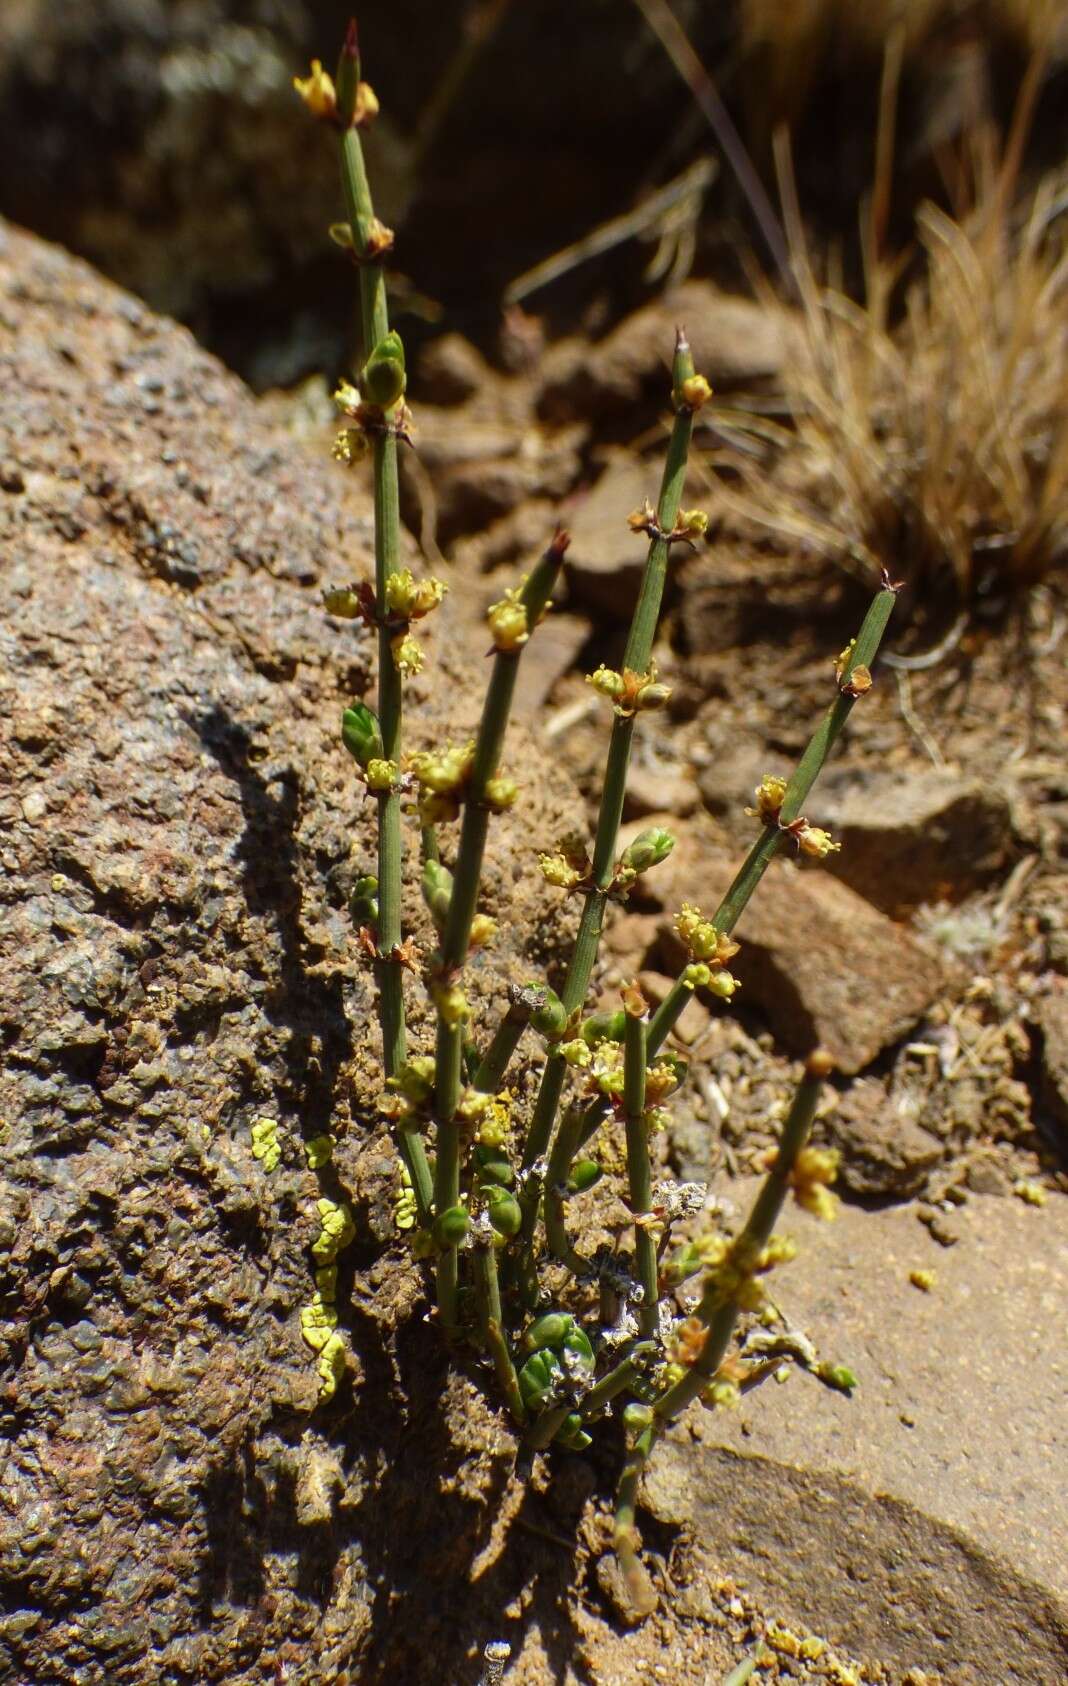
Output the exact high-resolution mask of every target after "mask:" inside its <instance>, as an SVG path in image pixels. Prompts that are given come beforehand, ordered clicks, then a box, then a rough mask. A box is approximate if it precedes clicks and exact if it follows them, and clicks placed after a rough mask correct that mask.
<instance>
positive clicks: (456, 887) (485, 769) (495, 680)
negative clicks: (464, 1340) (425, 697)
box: [434, 531, 569, 1328]
mask: <svg viewBox="0 0 1068 1686" xmlns="http://www.w3.org/2000/svg"><path fill="white" fill-rule="evenodd" d="M568 542H569V541H568V535H567V533H565V532H562V531H561V532H557V533H556V534H555V535H554V537H553V541H552V543H551V544H550V546H549V548H548V550H547V551H546V552H545V554H544V556H543V557H542V558H541V560H540V561H539V562H538V563H537V565H536V566H535V567H534V568H533V569H532V570H531V573H530V575H529V577H528V578H527V579H526V580H525V581H524V583H523V587H522V589H521V591H520V594H519V601H520V602H521V603H522V605H523V607H524V609H525V610H526V613H527V625H528V627H530V628H533V627H534V626H536V625H537V623H538V621H539V620H540V619H541V616H542V615H543V614H544V612H545V609H546V606H547V605H548V602H549V599H550V597H551V596H552V592H553V587H554V586H555V584H556V581H557V579H558V577H559V574H560V568H561V565H562V563H563V560H564V554H565V552H566V550H567V546H568ZM522 649H523V646H522V645H519V646H517V648H515V649H514V650H498V651H497V654H496V657H495V659H494V663H493V669H492V672H491V673H490V679H489V685H488V687H487V689H486V699H485V702H484V703H483V706H482V719H481V721H480V722H479V728H478V736H477V737H476V739H475V758H474V762H473V764H472V768H471V776H470V780H469V783H468V790H467V800H466V802H465V803H464V817H463V824H462V826H461V828H460V843H459V847H458V849H457V852H456V865H455V867H454V868H453V875H452V893H451V895H450V898H449V912H448V918H447V919H446V921H445V930H444V932H443V934H442V939H441V970H442V972H443V973H444V974H445V975H446V976H448V975H450V974H454V973H456V972H459V970H460V969H461V968H462V966H463V964H464V962H465V960H466V959H467V949H468V945H469V943H470V940H471V923H472V921H473V919H474V916H475V909H476V907H477V905H478V889H479V884H480V882H481V879H482V860H483V856H484V854H485V848H486V833H487V831H488V829H489V818H490V809H489V807H488V806H487V802H486V791H487V786H488V785H489V783H490V780H491V779H492V778H494V776H495V775H496V772H497V769H498V766H499V764H500V759H501V749H502V747H503V744H504V734H505V731H506V729H507V726H508V717H509V715H510V713H511V709H512V698H513V696H514V694H515V681H516V674H517V671H518V667H519V658H520V655H521V653H522ZM462 1043H463V1026H462V1024H455V1025H451V1024H447V1023H446V1021H445V1019H444V1017H443V1016H442V1015H441V1014H440V1013H439V1014H438V1030H437V1046H436V1055H435V1062H436V1063H435V1087H434V1110H435V1114H436V1117H437V1122H438V1146H437V1161H436V1165H435V1173H434V1203H435V1206H436V1208H437V1210H438V1212H439V1213H440V1212H443V1211H444V1210H445V1209H446V1206H447V1205H455V1203H456V1201H457V1200H458V1199H459V1196H460V1138H459V1131H458V1130H457V1128H456V1125H455V1123H454V1122H453V1121H454V1119H455V1115H456V1108H457V1105H458V1104H459V1100H460V1074H461V1067H460V1050H461V1046H462ZM457 1277H458V1270H457V1258H456V1250H455V1248H449V1249H448V1250H447V1251H446V1252H445V1253H444V1254H443V1255H442V1257H441V1259H440V1260H439V1264H438V1308H439V1310H440V1312H441V1316H442V1321H443V1323H444V1324H445V1326H446V1328H452V1327H453V1326H454V1324H455V1311H456V1305H455V1301H456V1285H457Z"/></svg>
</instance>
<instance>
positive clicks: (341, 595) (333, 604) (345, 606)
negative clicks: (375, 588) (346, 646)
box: [323, 585, 363, 621]
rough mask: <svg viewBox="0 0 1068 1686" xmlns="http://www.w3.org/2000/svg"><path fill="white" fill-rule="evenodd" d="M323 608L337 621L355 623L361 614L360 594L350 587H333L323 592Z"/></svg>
mask: <svg viewBox="0 0 1068 1686" xmlns="http://www.w3.org/2000/svg"><path fill="white" fill-rule="evenodd" d="M323 608H324V609H325V610H326V612H327V614H328V615H337V617H338V619H339V620H343V621H355V620H358V619H359V618H360V616H361V615H362V614H363V605H362V604H361V602H360V594H359V592H358V591H357V590H356V589H355V587H353V586H351V585H343V586H335V587H331V588H330V589H329V590H327V591H324V592H323Z"/></svg>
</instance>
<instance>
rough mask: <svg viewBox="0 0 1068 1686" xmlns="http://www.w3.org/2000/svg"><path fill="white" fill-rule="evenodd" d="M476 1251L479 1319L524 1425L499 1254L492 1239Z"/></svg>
mask: <svg viewBox="0 0 1068 1686" xmlns="http://www.w3.org/2000/svg"><path fill="white" fill-rule="evenodd" d="M474 1254H475V1296H476V1299H477V1301H478V1314H479V1322H480V1324H481V1327H482V1339H483V1341H484V1342H485V1345H486V1351H487V1352H488V1353H489V1355H490V1358H491V1359H492V1361H493V1368H494V1370H495V1371H496V1372H497V1380H498V1382H499V1383H500V1386H501V1391H502V1393H503V1394H504V1397H505V1399H506V1400H507V1401H508V1409H509V1410H510V1411H511V1413H512V1417H513V1419H514V1421H515V1422H516V1423H517V1424H518V1425H519V1426H520V1428H522V1427H523V1426H524V1425H525V1424H526V1420H527V1408H526V1406H525V1405H524V1403H523V1395H522V1394H521V1393H520V1391H519V1378H518V1377H517V1375H516V1371H515V1365H514V1364H513V1362H512V1355H511V1353H510V1352H509V1350H508V1342H507V1341H506V1340H505V1337H504V1317H503V1314H502V1312H501V1291H500V1285H499V1283H498V1281H497V1257H496V1254H495V1253H494V1251H493V1243H492V1241H488V1242H484V1243H483V1242H480V1243H479V1244H478V1245H477V1246H476V1247H475V1250H474Z"/></svg>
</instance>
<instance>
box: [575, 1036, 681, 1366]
mask: <svg viewBox="0 0 1068 1686" xmlns="http://www.w3.org/2000/svg"><path fill="white" fill-rule="evenodd" d="M648 1030H649V1025H648V1020H646V1019H644V1018H635V1017H634V1015H633V1014H632V1013H630V1012H628V1013H627V1018H626V1025H625V1028H624V1033H623V1119H624V1124H625V1127H626V1132H627V1178H628V1181H629V1183H630V1209H631V1211H632V1212H633V1214H634V1259H635V1264H636V1266H637V1271H638V1281H639V1282H640V1283H641V1286H642V1301H641V1305H640V1307H639V1308H638V1329H639V1332H640V1333H641V1334H642V1336H643V1337H645V1338H646V1339H648V1338H649V1337H650V1336H651V1335H655V1334H656V1331H657V1329H658V1327H659V1321H660V1310H659V1305H658V1301H659V1297H660V1296H659V1292H658V1288H659V1281H658V1276H657V1268H656V1242H655V1241H654V1239H653V1236H652V1234H651V1232H650V1230H649V1229H648V1228H647V1227H646V1224H645V1223H643V1221H642V1220H643V1218H648V1216H649V1211H650V1207H651V1206H652V1203H653V1184H652V1175H651V1173H650V1170H649V1139H648V1132H647V1130H646V1124H645V1059H646V1038H647V1035H648ZM581 1124H582V1118H581V1115H580V1116H579V1130H577V1131H576V1139H577V1136H578V1134H579V1133H580V1130H581ZM572 1151H573V1150H572Z"/></svg>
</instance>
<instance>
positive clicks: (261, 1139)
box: [252, 1118, 282, 1171]
mask: <svg viewBox="0 0 1068 1686" xmlns="http://www.w3.org/2000/svg"><path fill="white" fill-rule="evenodd" d="M252 1153H253V1157H254V1158H255V1159H259V1160H262V1162H263V1168H264V1170H265V1171H273V1170H274V1169H275V1167H276V1166H277V1164H278V1161H279V1160H280V1159H281V1157H282V1147H281V1143H280V1142H279V1140H278V1122H277V1120H276V1119H274V1118H256V1119H254V1120H253V1123H252Z"/></svg>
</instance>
